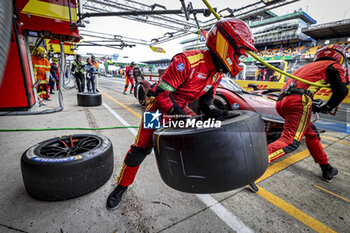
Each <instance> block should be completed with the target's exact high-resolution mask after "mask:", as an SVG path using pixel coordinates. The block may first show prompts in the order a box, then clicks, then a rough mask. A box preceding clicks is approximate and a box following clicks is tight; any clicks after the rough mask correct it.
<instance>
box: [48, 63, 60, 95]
mask: <svg viewBox="0 0 350 233" xmlns="http://www.w3.org/2000/svg"><path fill="white" fill-rule="evenodd" d="M57 63H58V59H57V57H53V58H52V62H51V64H50V66H51V69H50V73H51V78H50V82H49V85H50V94H55V93H54V92H53V89H54V87H55V84H56V89H57V90H58V88H59V77H60V76H59V69H58V64H57Z"/></svg>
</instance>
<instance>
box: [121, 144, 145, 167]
mask: <svg viewBox="0 0 350 233" xmlns="http://www.w3.org/2000/svg"><path fill="white" fill-rule="evenodd" d="M151 151H152V148H140V147H137V146H135V145H132V146H131V148H130V150H129V152H128V154H127V156H126V158H125V161H124V163H125V164H126V165H127V166H129V167H136V166H138V165H140V164H141V163H142V161H143V160H144V159H145V158H146V156H147V155H148V154H150V153H151Z"/></svg>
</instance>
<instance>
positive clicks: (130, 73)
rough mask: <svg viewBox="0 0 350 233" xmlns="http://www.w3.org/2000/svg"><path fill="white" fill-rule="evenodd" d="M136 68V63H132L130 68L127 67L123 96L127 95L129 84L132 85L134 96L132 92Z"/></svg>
mask: <svg viewBox="0 0 350 233" xmlns="http://www.w3.org/2000/svg"><path fill="white" fill-rule="evenodd" d="M134 67H135V62H131V64H130V66H127V67H126V69H125V79H126V81H125V82H126V83H125V87H124V92H123V94H124V95H126V91H127V90H128V86H129V83H131V87H130V94H132V90H133V89H134Z"/></svg>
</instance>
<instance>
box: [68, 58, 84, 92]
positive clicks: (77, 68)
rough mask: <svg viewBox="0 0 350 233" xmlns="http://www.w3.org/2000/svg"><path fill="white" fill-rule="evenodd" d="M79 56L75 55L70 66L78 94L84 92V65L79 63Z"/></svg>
mask: <svg viewBox="0 0 350 233" xmlns="http://www.w3.org/2000/svg"><path fill="white" fill-rule="evenodd" d="M81 59H82V57H81V55H79V54H77V56H76V58H75V60H74V62H73V64H72V69H71V70H72V72H73V73H74V77H75V80H76V82H77V86H78V92H84V89H85V77H84V71H85V64H84V62H82V61H81Z"/></svg>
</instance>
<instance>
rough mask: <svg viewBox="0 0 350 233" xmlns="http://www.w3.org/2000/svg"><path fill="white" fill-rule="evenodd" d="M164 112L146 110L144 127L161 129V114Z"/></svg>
mask: <svg viewBox="0 0 350 233" xmlns="http://www.w3.org/2000/svg"><path fill="white" fill-rule="evenodd" d="M161 115H162V114H161V113H160V112H159V110H157V111H156V112H144V113H143V128H145V129H159V128H160V116H161Z"/></svg>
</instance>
